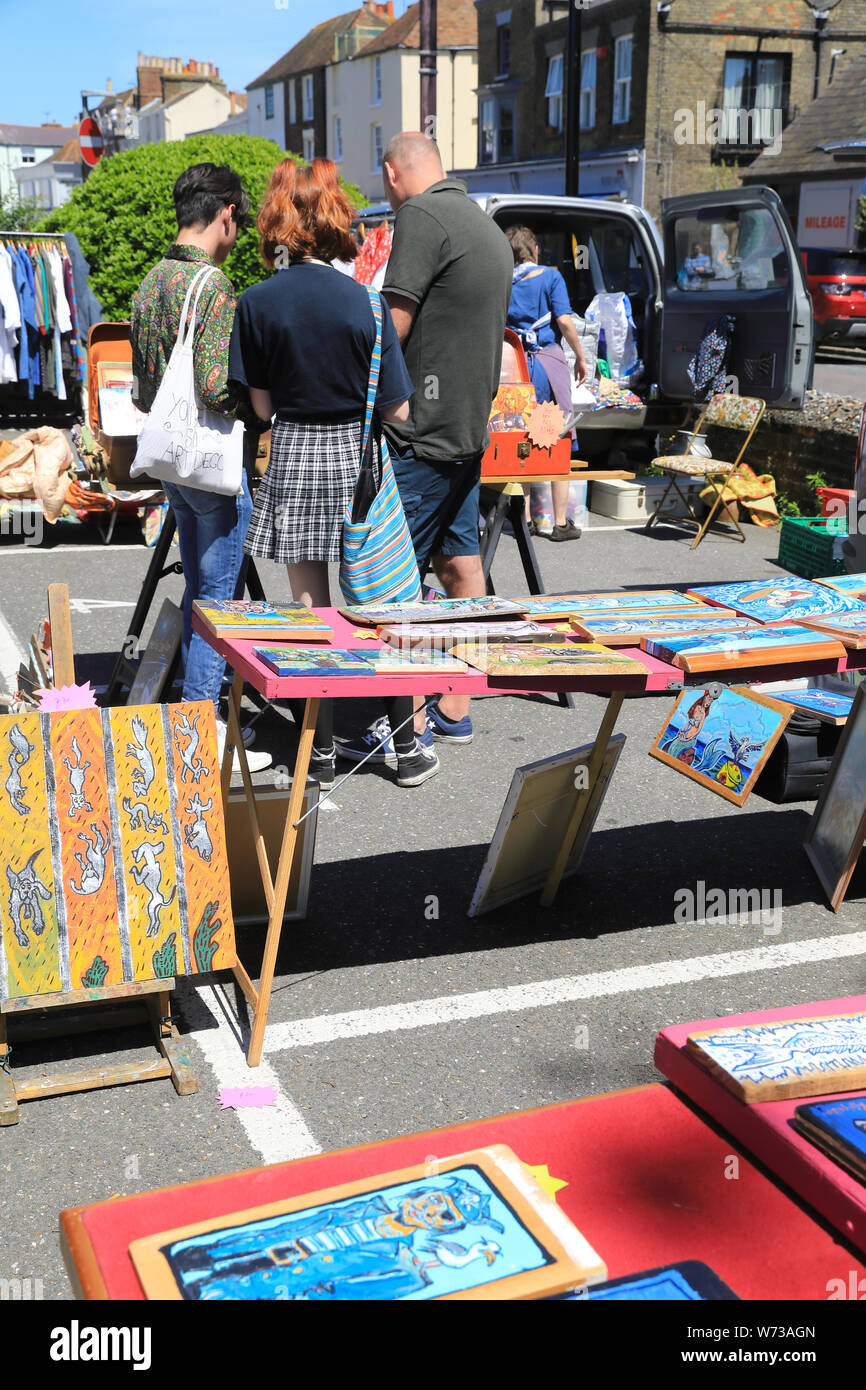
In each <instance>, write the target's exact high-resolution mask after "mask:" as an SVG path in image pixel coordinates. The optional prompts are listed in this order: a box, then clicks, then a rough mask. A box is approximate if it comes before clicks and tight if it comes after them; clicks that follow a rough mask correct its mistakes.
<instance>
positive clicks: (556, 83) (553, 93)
mask: <svg viewBox="0 0 866 1390" xmlns="http://www.w3.org/2000/svg"><path fill="white" fill-rule="evenodd" d="M564 68H565V54H563V53H553V54H551V56H550V57H549V58H548V60H547V82H546V83H545V86H544V95H545V97H546V98H547V124H548V125H549V126H551V127H552V128H553V129H554V130H562V126H563V120H562V88H563V73H564Z"/></svg>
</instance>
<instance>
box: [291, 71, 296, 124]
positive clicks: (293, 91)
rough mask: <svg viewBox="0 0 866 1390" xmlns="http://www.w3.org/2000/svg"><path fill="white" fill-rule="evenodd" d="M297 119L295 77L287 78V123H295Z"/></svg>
mask: <svg viewBox="0 0 866 1390" xmlns="http://www.w3.org/2000/svg"><path fill="white" fill-rule="evenodd" d="M297 120H298V94H297V89H296V87H295V79H294V78H293V77H291V78H289V125H295V124H296V123H297Z"/></svg>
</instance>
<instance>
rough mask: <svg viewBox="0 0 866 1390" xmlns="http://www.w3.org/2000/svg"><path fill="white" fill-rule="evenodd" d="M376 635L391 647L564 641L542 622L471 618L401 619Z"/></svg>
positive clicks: (446, 647)
mask: <svg viewBox="0 0 866 1390" xmlns="http://www.w3.org/2000/svg"><path fill="white" fill-rule="evenodd" d="M378 633H379V637H380V638H381V639H382V641H383V642H388V643H389V644H390V646H392V647H420V648H424V647H426V648H428V649H430V650H432V649H433V648H435V647H439V648H440V649H443V650H445V651H448V650H449V649H450V648H451V647H452V646H453V645H454V644H455V643H456V642H490V643H493V642H542V643H545V644H549V643H551V642H556V641H563V642H564V641H565V640H566V639H565V637H564V636H562V637H561V638H557V635H556V633H555V632H554V631H553V630H552V629H551V628H550V627H549V626H546V625H545V624H544V623H533V622H524V620H523V619H520V620H519V621H517V622H508V621H506V620H503V621H501V622H474V623H456V622H444V621H443V622H441V623H400V624H398V625H395V626H391V625H386V626H385V627H380V628H379V629H378Z"/></svg>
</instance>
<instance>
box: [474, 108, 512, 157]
mask: <svg viewBox="0 0 866 1390" xmlns="http://www.w3.org/2000/svg"><path fill="white" fill-rule="evenodd" d="M485 106H489V107H491V108H492V111H493V120H492V121H491V122H489V127H488V128H489V129H491V130H492V131H493V142H492V144H493V153H492V158H490V159H484V158H483V153H484V151H483V140H484V130H485V116H484V108H485ZM504 106H509V107H510V108H511V112H512V131H513V135H514V149H513V150H512V152H511V154H510V155H509V156H508V159H507V161H502V160H501V159H500V130H501V127H502V108H503V107H504ZM479 131H480V137H479V138H480V141H481V144H479V150H478V162H479V164H485V165H488V164H499V163H502V162H508V163H511V161H512V160H515V159H516V158H517V96H516V94H514V93H508V94H505V95H502V96H499V95H497V94H496V93H495V92H491V93H489V94H486V95H485V96H483V97H482V98H481V102H480V107H479Z"/></svg>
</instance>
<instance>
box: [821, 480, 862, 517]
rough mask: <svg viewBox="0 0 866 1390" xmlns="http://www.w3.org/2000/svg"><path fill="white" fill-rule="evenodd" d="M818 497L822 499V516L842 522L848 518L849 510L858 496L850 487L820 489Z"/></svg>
mask: <svg viewBox="0 0 866 1390" xmlns="http://www.w3.org/2000/svg"><path fill="white" fill-rule="evenodd" d="M818 496H819V497H820V499H821V515H822V516H832V517H834V518H836V519H837V520H841V519H842V518H843V517H845V518H847V516H848V509H849V507H850V506H851V503H852V502H853V501H854V498H855V497H856V496H857V494H856V492H855V491H854V490H853V488H849V487H819V488H818Z"/></svg>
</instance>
